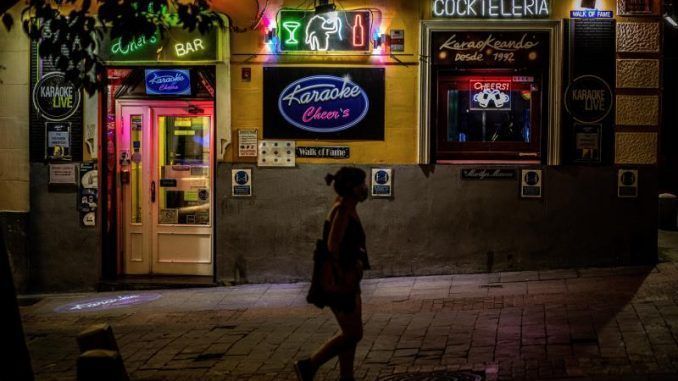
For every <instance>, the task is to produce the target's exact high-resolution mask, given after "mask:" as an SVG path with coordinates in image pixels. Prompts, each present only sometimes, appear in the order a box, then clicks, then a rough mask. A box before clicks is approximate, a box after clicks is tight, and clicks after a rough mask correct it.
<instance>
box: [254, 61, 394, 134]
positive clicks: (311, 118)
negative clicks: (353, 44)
mask: <svg viewBox="0 0 678 381" xmlns="http://www.w3.org/2000/svg"><path fill="white" fill-rule="evenodd" d="M264 138H265V139H339V140H383V139H384V69H383V68H377V69H372V68H370V69H357V68H302V67H267V68H264Z"/></svg>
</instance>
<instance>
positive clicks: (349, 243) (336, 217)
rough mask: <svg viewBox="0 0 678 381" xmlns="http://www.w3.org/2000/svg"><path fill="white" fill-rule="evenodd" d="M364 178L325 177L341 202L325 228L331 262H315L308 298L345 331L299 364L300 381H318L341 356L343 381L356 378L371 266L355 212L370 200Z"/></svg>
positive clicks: (350, 174) (353, 171) (349, 172)
mask: <svg viewBox="0 0 678 381" xmlns="http://www.w3.org/2000/svg"><path fill="white" fill-rule="evenodd" d="M365 177H366V175H365V171H363V170H362V169H359V168H351V167H343V168H341V169H340V170H339V171H338V172H337V173H336V174H334V175H331V174H328V175H327V176H326V177H325V181H326V182H327V185H332V183H334V190H335V191H336V192H337V199H336V200H335V202H334V205H333V206H332V209H331V210H330V212H329V214H328V217H327V220H326V221H325V224H324V226H323V242H322V244H326V246H327V248H326V250H320V251H321V252H324V255H323V257H326V258H316V268H315V269H314V272H315V274H314V277H313V281H312V284H311V290H310V291H309V296H308V298H307V299H308V301H309V303H313V304H315V305H316V306H318V307H321V308H322V307H324V306H329V307H330V308H331V310H332V313H333V314H334V316H335V318H336V319H337V323H339V327H340V328H341V332H339V334H337V335H336V336H334V337H333V338H331V339H330V340H329V341H328V342H327V343H325V345H323V346H322V347H321V348H320V349H318V351H316V352H315V353H314V354H313V355H312V356H311V357H310V358H307V359H304V360H299V361H296V362H295V363H294V369H295V371H296V373H297V377H298V378H299V380H300V381H309V380H313V376H314V375H315V373H316V371H317V370H318V368H320V366H322V365H323V364H324V363H326V362H328V361H329V360H330V359H332V358H334V357H335V356H338V357H339V369H340V375H341V377H340V380H341V381H353V380H355V378H354V377H353V361H354V358H355V351H356V347H357V345H358V342H359V341H360V340H361V339H362V337H363V321H362V301H361V298H360V280H361V279H362V275H363V270H368V269H369V268H370V265H369V261H368V259H367V251H366V249H365V232H364V231H363V227H362V224H361V223H360V218H359V217H358V213H357V211H356V205H357V204H358V203H359V202H362V201H365V200H366V199H367V185H366V184H365ZM317 255H318V253H316V256H317ZM326 261H327V262H326ZM321 266H322V269H321ZM328 272H329V273H328ZM330 277H331V278H333V279H332V280H333V282H332V283H333V284H332V285H328V281H329V279H327V278H330Z"/></svg>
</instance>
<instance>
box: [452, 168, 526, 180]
mask: <svg viewBox="0 0 678 381" xmlns="http://www.w3.org/2000/svg"><path fill="white" fill-rule="evenodd" d="M461 178H462V179H464V180H513V179H515V178H516V170H515V169H507V168H466V169H462V170H461Z"/></svg>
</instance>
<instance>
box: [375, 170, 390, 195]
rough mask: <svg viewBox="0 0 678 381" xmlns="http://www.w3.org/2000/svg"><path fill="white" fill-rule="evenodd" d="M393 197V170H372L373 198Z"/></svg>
mask: <svg viewBox="0 0 678 381" xmlns="http://www.w3.org/2000/svg"><path fill="white" fill-rule="evenodd" d="M391 196H393V169H391V168H372V197H391Z"/></svg>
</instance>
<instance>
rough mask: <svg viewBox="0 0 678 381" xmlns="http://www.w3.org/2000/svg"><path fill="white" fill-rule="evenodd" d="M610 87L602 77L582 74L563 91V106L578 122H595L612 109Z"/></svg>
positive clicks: (603, 117)
mask: <svg viewBox="0 0 678 381" xmlns="http://www.w3.org/2000/svg"><path fill="white" fill-rule="evenodd" d="M612 102H613V97H612V89H611V88H610V85H609V84H608V83H607V82H605V80H603V79H602V78H600V77H598V76H595V75H582V76H580V77H577V78H575V79H574V80H573V81H572V83H570V85H569V86H568V87H567V90H566V91H565V108H566V109H567V112H568V113H569V114H570V115H571V116H572V118H573V119H574V120H576V121H577V122H580V123H597V122H600V121H601V120H603V119H605V117H607V116H608V115H609V114H610V112H611V111H612V105H613V103H612Z"/></svg>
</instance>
